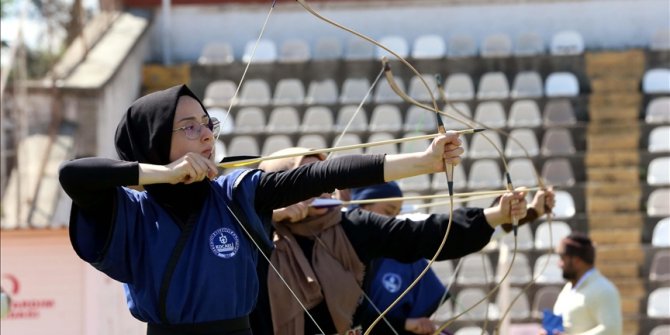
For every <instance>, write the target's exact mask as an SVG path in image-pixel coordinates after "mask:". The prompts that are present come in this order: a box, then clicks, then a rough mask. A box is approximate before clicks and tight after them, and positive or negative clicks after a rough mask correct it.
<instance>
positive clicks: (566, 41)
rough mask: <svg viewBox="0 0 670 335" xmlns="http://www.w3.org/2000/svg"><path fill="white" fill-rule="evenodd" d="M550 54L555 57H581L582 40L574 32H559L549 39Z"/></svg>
mask: <svg viewBox="0 0 670 335" xmlns="http://www.w3.org/2000/svg"><path fill="white" fill-rule="evenodd" d="M550 53H551V54H552V55H556V56H568V55H581V54H582V53H584V39H583V38H582V35H581V34H580V33H579V32H577V31H574V30H566V31H560V32H557V33H556V34H554V36H553V37H552V38H551V46H550Z"/></svg>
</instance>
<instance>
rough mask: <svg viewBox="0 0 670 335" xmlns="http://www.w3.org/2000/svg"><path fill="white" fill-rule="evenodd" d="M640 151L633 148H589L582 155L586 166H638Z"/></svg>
mask: <svg viewBox="0 0 670 335" xmlns="http://www.w3.org/2000/svg"><path fill="white" fill-rule="evenodd" d="M639 164H640V152H639V151H638V150H637V148H635V150H595V149H594V150H591V151H588V152H587V153H586V155H585V156H584V165H585V167H587V168H591V167H598V166H638V165H639Z"/></svg>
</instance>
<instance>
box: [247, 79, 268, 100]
mask: <svg viewBox="0 0 670 335" xmlns="http://www.w3.org/2000/svg"><path fill="white" fill-rule="evenodd" d="M271 97H272V95H271V94H270V85H268V82H267V81H265V80H263V79H248V80H247V81H245V82H244V83H243V84H242V89H241V90H240V105H242V106H250V105H254V106H266V105H268V104H270V102H271V100H272V98H271Z"/></svg>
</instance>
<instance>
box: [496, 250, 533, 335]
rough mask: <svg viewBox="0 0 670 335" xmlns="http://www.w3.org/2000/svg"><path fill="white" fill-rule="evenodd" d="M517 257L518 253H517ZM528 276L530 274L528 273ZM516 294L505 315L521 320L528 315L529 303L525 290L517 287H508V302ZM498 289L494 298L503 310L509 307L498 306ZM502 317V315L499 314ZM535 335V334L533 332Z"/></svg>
mask: <svg viewBox="0 0 670 335" xmlns="http://www.w3.org/2000/svg"><path fill="white" fill-rule="evenodd" d="M517 257H519V255H517ZM514 265H515V266H516V262H514ZM529 277H530V275H529ZM519 294H520V296H519ZM517 296H519V297H518V299H517V300H516V301H515V302H514V305H512V308H511V309H510V311H509V313H508V314H507V317H509V318H510V319H511V320H523V319H527V318H528V317H530V303H529V302H528V295H526V293H525V292H521V289H520V288H518V287H511V288H510V289H509V300H510V301H509V303H511V302H512V299H514V298H516V297H517ZM500 299H501V297H500V291H498V295H497V300H496V305H498V308H500V310H501V311H504V310H505V309H506V308H509V305H507V306H500V304H501V302H500ZM501 317H502V315H501ZM535 335H537V334H535Z"/></svg>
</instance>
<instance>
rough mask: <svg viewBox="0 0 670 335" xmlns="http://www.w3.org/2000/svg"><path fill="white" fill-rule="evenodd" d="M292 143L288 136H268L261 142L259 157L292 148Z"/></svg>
mask: <svg viewBox="0 0 670 335" xmlns="http://www.w3.org/2000/svg"><path fill="white" fill-rule="evenodd" d="M293 146H294V145H293V141H291V138H290V137H288V135H270V136H268V137H267V138H266V139H265V141H264V142H263V149H262V150H261V155H263V156H268V155H270V154H272V153H273V152H276V151H279V150H282V149H286V148H290V147H293Z"/></svg>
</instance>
